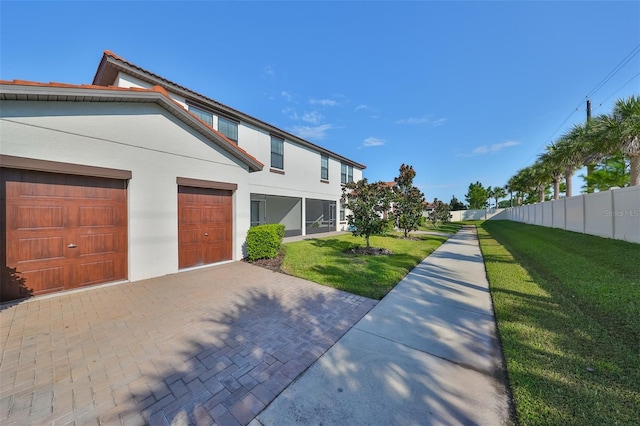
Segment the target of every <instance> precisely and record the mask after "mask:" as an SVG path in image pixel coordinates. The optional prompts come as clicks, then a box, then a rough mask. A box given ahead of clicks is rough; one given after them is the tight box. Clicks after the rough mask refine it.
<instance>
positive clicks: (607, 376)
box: [478, 221, 640, 425]
mask: <svg viewBox="0 0 640 426" xmlns="http://www.w3.org/2000/svg"><path fill="white" fill-rule="evenodd" d="M478 237H479V239H480V246H481V249H482V253H483V256H484V259H485V266H486V270H487V277H488V279H489V283H490V289H491V294H492V298H493V303H494V309H495V312H496V319H497V322H498V329H499V332H500V336H501V340H502V345H503V352H504V356H505V360H506V363H507V370H508V374H509V381H510V385H511V389H512V392H513V396H514V402H515V406H516V411H517V414H518V418H519V421H520V423H521V424H525V425H538V424H576V425H583V424H590V425H593V424H599V425H600V424H601V425H617V424H629V425H631V424H633V425H637V424H638V420H639V419H640V340H639V336H640V325H639V324H638V319H639V316H638V302H639V301H640V293H639V292H640V281H639V280H640V270H639V268H640V263H639V262H638V261H637V259H638V255H640V246H638V245H637V244H632V243H626V242H623V241H616V240H610V239H604V238H599V237H594V236H589V235H583V234H577V233H572V232H567V231H562V230H557V229H552V228H544V227H538V226H533V225H526V224H521V223H516V222H508V221H486V222H483V223H482V224H480V225H478ZM634 259H636V260H634Z"/></svg>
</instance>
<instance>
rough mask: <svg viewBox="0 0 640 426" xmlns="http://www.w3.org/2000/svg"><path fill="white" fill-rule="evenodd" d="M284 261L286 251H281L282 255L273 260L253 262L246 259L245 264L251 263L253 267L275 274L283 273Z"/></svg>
mask: <svg viewBox="0 0 640 426" xmlns="http://www.w3.org/2000/svg"><path fill="white" fill-rule="evenodd" d="M283 259H284V251H281V252H280V254H279V255H278V256H276V257H274V258H273V259H258V260H254V261H253V262H252V261H250V260H249V259H244V261H245V262H248V263H251V264H252V265H256V266H260V267H262V268H266V269H270V270H272V271H274V272H282V269H281V266H282V260H283Z"/></svg>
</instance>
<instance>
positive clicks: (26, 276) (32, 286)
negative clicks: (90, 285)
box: [3, 265, 68, 300]
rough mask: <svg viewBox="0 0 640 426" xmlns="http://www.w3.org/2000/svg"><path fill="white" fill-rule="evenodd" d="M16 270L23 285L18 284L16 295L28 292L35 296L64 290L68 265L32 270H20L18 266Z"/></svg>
mask: <svg viewBox="0 0 640 426" xmlns="http://www.w3.org/2000/svg"><path fill="white" fill-rule="evenodd" d="M17 271H18V272H19V274H20V277H21V278H22V279H23V280H24V286H20V287H19V289H18V295H19V296H20V297H25V296H28V295H29V294H32V295H34V296H37V295H39V294H45V293H51V292H54V291H60V290H64V283H65V282H66V278H67V276H68V266H66V265H65V266H53V267H50V268H46V267H44V268H38V269H33V270H21V268H20V267H18V268H17ZM3 300H4V297H3Z"/></svg>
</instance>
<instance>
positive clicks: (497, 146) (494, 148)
mask: <svg viewBox="0 0 640 426" xmlns="http://www.w3.org/2000/svg"><path fill="white" fill-rule="evenodd" d="M516 145H520V142H517V141H507V142H501V143H494V144H493V145H491V146H487V145H482V146H479V147H477V148H475V149H474V150H473V151H471V152H472V153H473V154H476V155H480V154H488V153H490V152H498V151H501V150H503V149H505V148H509V147H510V146H516Z"/></svg>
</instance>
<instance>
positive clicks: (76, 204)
mask: <svg viewBox="0 0 640 426" xmlns="http://www.w3.org/2000/svg"><path fill="white" fill-rule="evenodd" d="M0 173H1V174H2V178H1V181H2V196H1V197H0V198H1V200H2V212H3V213H2V221H3V222H4V223H3V225H5V223H6V226H2V229H3V230H6V231H5V232H4V233H3V235H2V258H3V259H4V260H5V263H4V267H3V271H2V285H1V287H0V290H1V294H0V299H1V300H3V301H5V300H12V299H17V298H23V297H27V296H29V295H38V294H44V293H50V292H54V291H60V290H67V289H73V288H77V287H83V286H87V285H91V284H98V283H103V282H109V281H117V280H122V279H126V278H127V199H126V182H125V181H123V180H116V179H104V178H94V177H84V176H72V175H63V174H54V173H44V172H32V171H22V170H14V169H0Z"/></svg>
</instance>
